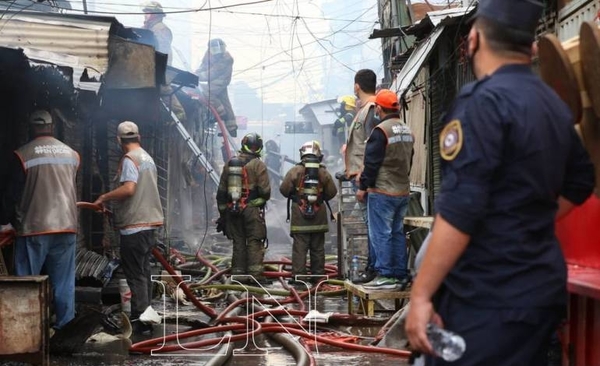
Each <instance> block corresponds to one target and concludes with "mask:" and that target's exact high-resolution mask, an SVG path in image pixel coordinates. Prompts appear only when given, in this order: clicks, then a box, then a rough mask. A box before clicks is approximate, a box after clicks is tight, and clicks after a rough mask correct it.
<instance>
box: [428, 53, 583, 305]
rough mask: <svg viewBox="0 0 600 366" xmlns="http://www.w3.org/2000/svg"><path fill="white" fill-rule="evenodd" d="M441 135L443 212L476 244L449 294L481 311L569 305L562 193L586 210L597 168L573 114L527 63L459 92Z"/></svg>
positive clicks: (452, 276)
mask: <svg viewBox="0 0 600 366" xmlns="http://www.w3.org/2000/svg"><path fill="white" fill-rule="evenodd" d="M444 124H445V127H444V129H443V130H442V132H441V134H440V149H441V156H442V159H441V161H442V164H441V166H442V186H441V191H440V194H439V196H438V199H437V200H436V210H437V212H438V213H439V214H440V215H441V216H442V217H443V218H444V219H445V220H447V221H448V222H449V223H450V224H451V225H452V226H454V227H455V228H457V229H458V230H460V231H462V232H464V233H466V234H469V235H470V236H471V241H470V243H469V245H468V246H467V249H466V250H465V252H464V253H463V255H462V256H461V257H460V258H459V260H458V262H457V263H456V265H455V267H454V268H453V269H452V271H451V272H450V273H449V274H448V276H447V277H446V280H445V282H444V284H445V285H446V289H447V290H449V291H450V292H451V293H452V294H454V295H455V296H457V297H459V298H461V299H463V300H464V301H467V302H469V303H472V304H474V305H477V306H482V307H532V306H533V307H538V306H552V305H564V304H565V303H566V265H565V261H564V257H563V255H562V251H561V249H560V246H559V243H558V241H557V239H556V237H555V235H554V218H555V214H556V211H557V208H558V205H557V199H558V197H559V195H562V196H563V197H565V198H567V199H568V200H570V201H571V202H573V203H576V204H580V203H582V202H583V201H584V200H585V199H586V198H587V197H588V196H589V195H590V194H591V192H592V190H593V184H594V176H593V167H592V164H591V163H590V160H589V156H588V154H587V152H586V151H585V150H584V148H583V146H582V143H581V141H580V139H579V137H578V136H577V134H576V132H575V129H574V126H573V119H572V116H571V113H570V111H569V109H568V107H567V106H566V105H565V103H563V102H562V101H561V100H560V99H559V97H558V96H557V95H556V94H555V93H554V92H553V91H552V90H551V89H550V88H549V87H548V86H546V85H545V84H544V83H543V82H542V81H541V80H540V79H539V78H538V77H537V76H536V75H534V74H533V72H532V71H531V69H530V67H529V66H527V65H516V64H515V65H507V66H504V67H502V68H500V69H499V70H497V71H496V72H495V73H494V74H493V75H491V76H488V77H486V78H484V79H482V80H479V81H477V82H475V83H471V84H469V85H466V86H465V87H464V88H463V89H462V90H461V92H460V94H459V96H458V98H457V100H456V102H455V104H454V105H453V107H452V109H451V110H450V113H448V115H447V116H446V117H445V119H444Z"/></svg>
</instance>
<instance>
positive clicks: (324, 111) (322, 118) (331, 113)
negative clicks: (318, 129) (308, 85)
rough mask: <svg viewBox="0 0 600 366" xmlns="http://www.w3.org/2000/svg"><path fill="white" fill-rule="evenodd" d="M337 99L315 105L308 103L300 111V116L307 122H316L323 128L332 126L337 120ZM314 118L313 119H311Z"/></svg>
mask: <svg viewBox="0 0 600 366" xmlns="http://www.w3.org/2000/svg"><path fill="white" fill-rule="evenodd" d="M339 105H340V104H339V103H338V101H337V99H327V100H321V101H319V102H315V103H308V104H306V105H305V106H304V107H302V108H301V109H300V111H299V112H300V114H301V115H302V116H303V117H304V119H305V120H307V121H311V119H312V118H314V119H315V120H316V122H317V123H319V125H321V126H327V125H332V124H333V122H335V120H336V119H337V115H336V114H335V110H336V109H337V108H338V107H339ZM311 117H312V118H311Z"/></svg>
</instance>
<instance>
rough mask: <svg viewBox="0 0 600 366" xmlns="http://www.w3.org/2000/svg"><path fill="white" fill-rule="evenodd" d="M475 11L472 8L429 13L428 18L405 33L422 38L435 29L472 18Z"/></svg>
mask: <svg viewBox="0 0 600 366" xmlns="http://www.w3.org/2000/svg"><path fill="white" fill-rule="evenodd" d="M474 10H475V7H474V6H471V7H468V8H466V7H463V8H451V9H445V10H437V11H430V12H428V13H427V16H426V17H425V18H423V19H421V20H420V21H419V22H418V23H415V25H413V26H412V27H409V28H406V30H405V33H406V34H411V35H417V36H418V37H420V36H422V35H423V34H428V33H429V32H431V30H432V29H434V28H435V27H438V26H442V25H449V24H453V23H455V22H457V21H459V20H460V19H462V18H463V17H465V16H470V14H471V13H472V12H473V11H474Z"/></svg>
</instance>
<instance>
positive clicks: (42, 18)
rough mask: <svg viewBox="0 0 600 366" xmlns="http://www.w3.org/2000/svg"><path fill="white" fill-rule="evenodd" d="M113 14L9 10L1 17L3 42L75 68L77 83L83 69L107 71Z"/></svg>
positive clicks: (35, 56) (0, 38)
mask: <svg viewBox="0 0 600 366" xmlns="http://www.w3.org/2000/svg"><path fill="white" fill-rule="evenodd" d="M115 22H116V20H115V19H114V18H110V17H104V18H102V17H93V18H92V17H90V18H82V17H69V16H66V15H64V14H53V13H37V12H21V13H11V12H7V13H6V14H4V17H3V18H2V19H1V20H0V46H5V47H10V48H22V49H23V51H24V53H25V54H26V55H27V57H29V58H30V59H32V60H37V61H44V62H49V63H54V64H57V65H61V66H68V67H72V68H73V79H74V80H73V82H74V84H75V86H76V87H77V86H78V84H79V80H80V78H81V75H82V73H83V71H84V69H86V68H87V69H89V70H88V72H89V73H90V74H93V73H91V71H92V70H93V71H96V72H97V73H100V74H104V73H105V72H106V70H107V68H108V41H109V35H110V30H111V26H112V25H113V24H114V23H115Z"/></svg>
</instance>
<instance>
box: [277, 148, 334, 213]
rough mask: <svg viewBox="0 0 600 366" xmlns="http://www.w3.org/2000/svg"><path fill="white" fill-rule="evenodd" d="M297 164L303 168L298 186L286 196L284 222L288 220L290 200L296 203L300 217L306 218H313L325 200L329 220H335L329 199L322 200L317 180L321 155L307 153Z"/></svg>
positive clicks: (321, 190) (319, 184) (319, 183)
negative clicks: (285, 216)
mask: <svg viewBox="0 0 600 366" xmlns="http://www.w3.org/2000/svg"><path fill="white" fill-rule="evenodd" d="M297 165H301V166H303V168H304V169H303V170H302V174H301V178H302V179H300V182H299V184H298V187H297V188H294V190H293V192H292V194H290V195H289V197H288V202H287V218H286V222H290V206H291V202H295V203H296V204H298V208H299V209H300V213H301V214H302V217H304V218H305V219H307V220H312V219H314V218H315V217H316V215H317V212H318V211H319V209H320V208H321V203H323V202H325V204H326V205H327V207H328V208H329V214H330V218H331V221H333V222H335V217H334V216H333V213H332V211H331V206H330V205H329V201H327V200H323V189H322V187H321V181H320V180H319V168H320V167H321V157H317V156H315V155H308V156H306V157H305V158H304V159H302V162H300V163H298V164H297Z"/></svg>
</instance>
